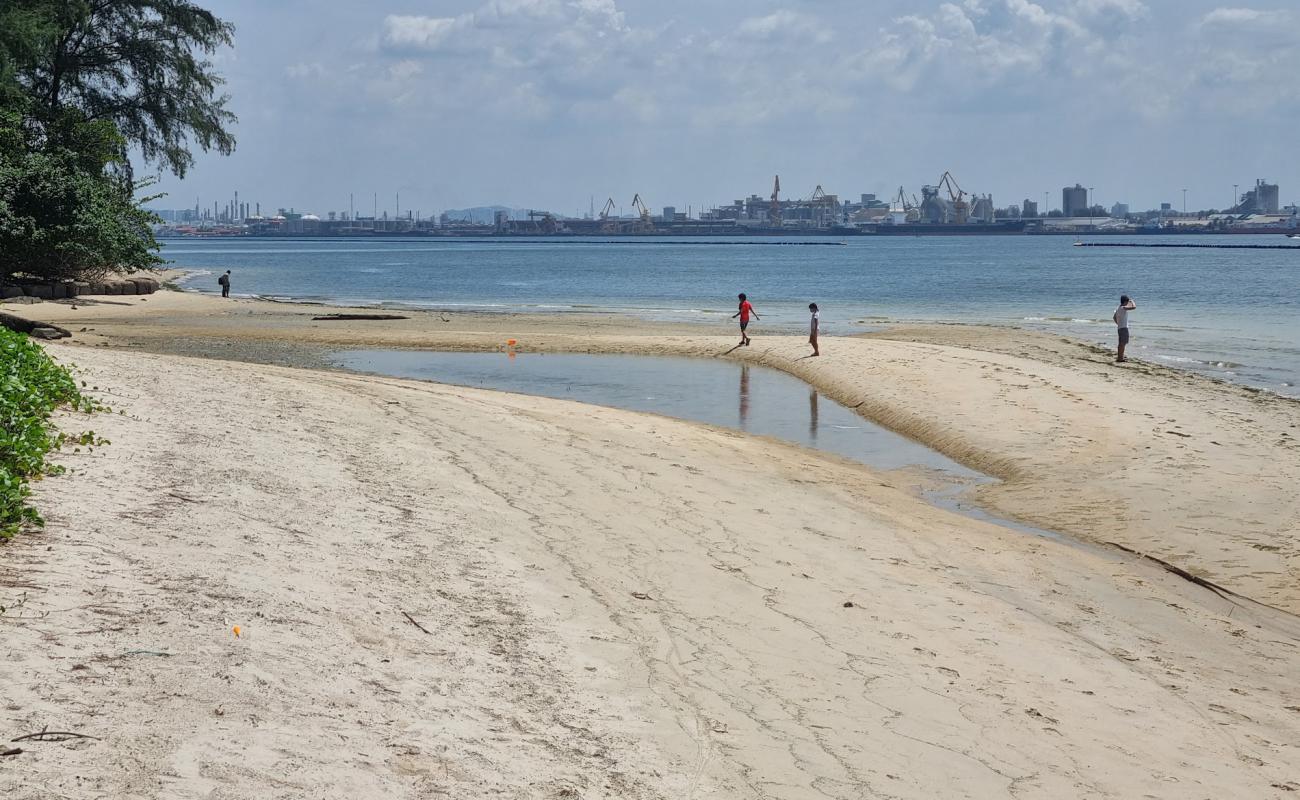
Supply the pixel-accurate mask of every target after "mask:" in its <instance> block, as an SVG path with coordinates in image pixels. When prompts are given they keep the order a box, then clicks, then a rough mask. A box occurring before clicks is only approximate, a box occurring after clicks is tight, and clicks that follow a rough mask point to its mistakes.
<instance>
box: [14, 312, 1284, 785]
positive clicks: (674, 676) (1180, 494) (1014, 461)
mask: <svg viewBox="0 0 1300 800" xmlns="http://www.w3.org/2000/svg"><path fill="white" fill-rule="evenodd" d="M8 310H10V311H13V312H15V313H22V314H24V315H28V316H31V317H33V318H37V319H42V320H45V321H49V322H53V323H55V324H59V325H63V326H64V327H67V328H69V329H71V330H72V331H73V332H74V336H73V338H72V339H71V340H68V341H67V342H66V343H65V342H60V343H54V344H50V345H49V346H48V349H49V352H51V353H52V354H53V355H54V356H55V357H56V358H58V359H60V360H61V361H64V362H66V363H72V364H76V365H77V367H78V369H79V370H80V371H81V372H82V377H83V378H84V380H86V382H87V384H88V386H91V387H98V389H97V390H95V393H96V395H97V396H100V397H102V399H103V400H105V401H106V402H108V403H109V404H110V405H111V406H112V407H113V409H114V411H115V412H118V411H120V412H122V413H113V414H106V415H99V416H97V417H93V418H89V419H87V418H81V417H75V418H74V417H65V418H64V419H62V420H61V424H62V425H63V426H64V428H65V430H82V429H85V428H87V427H93V428H94V429H95V431H96V432H97V433H100V434H102V435H104V436H107V438H109V439H110V440H112V444H111V445H109V446H106V447H100V448H96V449H95V450H94V452H93V453H92V452H77V453H72V452H67V453H64V454H63V455H62V456H60V461H61V462H62V463H65V464H66V465H67V466H68V467H69V468H70V469H71V472H70V473H69V474H67V475H65V476H61V477H59V478H57V479H52V480H47V481H43V482H41V484H40V485H39V487H38V491H37V496H36V501H37V503H38V504H39V505H40V507H41V508H42V509H43V510H44V511H45V513H46V515H47V517H48V518H49V520H50V524H49V527H48V528H47V529H46V530H45V531H43V532H37V533H32V534H29V535H25V536H22V537H20V538H19V539H17V540H15V542H14V543H12V544H11V545H9V546H7V547H5V548H3V549H0V598H3V599H2V600H0V605H5V606H6V607H7V608H8V610H7V611H6V613H5V614H4V615H3V616H0V632H2V633H3V636H4V638H5V641H6V644H7V645H8V646H7V647H6V652H5V655H4V657H3V660H2V661H0V684H2V685H4V686H5V687H6V697H5V709H4V719H5V729H6V731H5V732H6V733H7V734H8V735H6V736H5V738H6V739H12V738H14V737H16V736H20V735H22V734H26V733H32V732H36V731H39V730H41V729H42V728H43V727H46V726H48V727H49V729H50V730H56V729H60V730H71V731H78V732H81V733H84V734H87V735H90V736H95V737H97V738H95V739H79V740H76V741H74V742H70V743H65V744H56V743H49V742H30V741H29V742H27V743H23V748H24V752H23V753H22V754H20V755H17V756H12V757H7V758H5V759H4V760H3V761H0V792H3V793H4V794H5V796H6V797H18V798H38V797H39V798H45V797H58V796H65V797H118V796H141V797H194V796H205V797H213V798H227V797H229V798H236V797H284V798H291V797H292V798H297V797H331V798H334V797H338V798H344V797H410V798H417V797H418V798H424V797H443V796H445V797H456V798H461V797H489V796H500V797H518V798H575V797H583V798H659V797H663V798H709V797H716V798H750V797H766V798H782V799H784V798H827V797H830V798H861V797H877V796H879V797H897V798H933V797H972V798H987V797H1039V798H1059V797H1114V798H1130V797H1161V798H1163V797H1168V798H1184V797H1216V798H1217V797H1252V798H1253V797H1285V796H1293V794H1292V793H1293V792H1295V791H1300V754H1298V753H1297V748H1296V743H1297V742H1300V690H1298V689H1297V686H1296V682H1295V675H1296V674H1297V667H1300V620H1297V617H1296V616H1295V614H1296V613H1297V612H1300V580H1297V579H1298V578H1300V526H1298V524H1297V522H1296V518H1297V516H1298V514H1297V511H1298V510H1300V509H1297V502H1296V499H1295V493H1294V489H1293V487H1294V486H1295V485H1296V483H1297V479H1300V454H1298V452H1297V450H1298V447H1297V443H1296V441H1295V439H1296V437H1297V436H1300V428H1297V424H1300V404H1297V403H1295V402H1293V401H1288V400H1283V399H1279V398H1276V397H1272V396H1269V395H1265V394H1261V393H1258V392H1253V391H1251V390H1248V389H1244V388H1241V387H1236V386H1230V385H1226V384H1218V383H1214V382H1212V381H1209V380H1206V379H1204V378H1200V377H1197V376H1193V375H1190V374H1186V373H1181V372H1177V371H1172V370H1167V369H1162V368H1158V367H1153V366H1149V365H1144V364H1140V363H1134V364H1130V365H1124V366H1115V365H1112V364H1109V363H1107V354H1104V353H1100V352H1098V351H1095V350H1093V349H1092V348H1090V347H1087V346H1085V345H1081V344H1078V343H1075V342H1071V341H1067V340H1062V339H1060V338H1056V337H1050V336H1044V335H1034V334H1030V333H1026V332H1024V331H1014V330H1010V329H988V328H976V327H969V326H930V327H924V328H910V329H895V330H888V331H884V332H882V333H880V334H876V335H872V336H867V337H859V338H836V337H826V338H823V340H822V350H823V353H824V355H823V357H822V358H819V359H805V360H798V359H799V357H800V356H803V355H805V354H806V352H807V348H806V345H805V344H804V343H803V340H802V338H800V337H794V336H764V335H763V332H762V330H761V328H759V329H758V330H755V331H753V334H754V337H755V338H754V345H753V346H752V347H750V348H745V349H742V350H733V349H732V347H733V345H734V343H735V337H734V335H733V334H732V332H731V331H730V330H729V329H722V328H719V329H714V328H707V327H700V328H687V327H683V326H672V325H664V324H649V323H643V322H640V321H634V322H633V321H629V320H628V319H627V318H623V317H616V316H613V315H554V316H533V317H519V316H513V315H466V314H439V313H422V312H415V313H408V312H401V313H406V314H408V315H409V317H410V318H409V319H406V320H388V321H355V322H348V321H334V322H325V321H315V320H313V319H312V317H313V316H318V315H321V314H322V313H327V312H329V311H330V309H323V308H322V307H319V306H303V305H293V304H279V303H269V302H265V301H255V300H246V299H238V300H232V301H228V302H222V301H221V300H220V299H218V298H213V297H209V296H199V295H194V294H185V293H176V292H163V293H159V294H156V295H152V296H149V297H147V298H126V297H119V298H104V299H101V300H94V299H91V300H90V301H84V300H82V301H78V302H77V303H76V307H75V308H74V307H73V303H41V304H36V305H32V306H22V307H18V308H16V309H15V308H8ZM83 329H84V330H83ZM506 338H515V339H516V340H517V341H518V348H519V350H520V351H521V352H524V353H527V352H531V351H557V352H558V351H577V352H621V353H647V354H676V355H689V356H696V357H725V358H732V359H745V360H748V361H751V362H754V363H762V364H766V365H769V366H773V367H776V368H779V369H782V370H785V371H787V372H789V373H791V374H793V375H796V376H798V377H800V378H802V379H804V380H806V381H807V382H809V383H810V384H812V385H814V386H817V387H818V388H819V389H820V390H822V391H823V392H825V393H826V394H828V395H829V396H831V397H834V398H835V399H837V400H839V401H840V402H842V403H844V404H845V405H848V406H850V407H854V408H856V409H857V410H858V411H859V412H860V413H862V414H863V415H864V416H866V417H867V418H869V419H872V420H874V421H876V422H879V423H881V424H883V425H885V426H887V427H889V428H891V429H893V430H896V431H898V432H901V433H904V434H906V435H908V436H910V437H912V438H914V439H916V440H918V441H920V442H922V443H925V444H927V445H929V446H931V447H933V448H934V449H936V450H939V451H940V452H943V453H945V454H947V455H949V456H951V457H953V458H955V459H957V460H959V461H961V462H963V463H965V464H967V465H969V466H972V467H974V468H977V469H980V470H982V471H985V472H987V473H989V474H991V475H994V476H996V477H998V478H1000V479H1001V480H1000V481H999V482H997V483H993V484H990V485H988V486H985V487H982V488H980V489H978V490H976V491H977V493H978V494H977V497H976V498H975V499H976V500H977V501H978V502H979V503H980V504H982V505H983V506H984V507H985V508H987V509H989V510H990V511H992V512H994V513H997V514H1000V515H1003V516H1005V517H1008V518H1011V519H1015V520H1019V521H1023V522H1026V523H1030V524H1033V525H1036V526H1040V527H1043V528H1047V529H1049V530H1052V531H1056V532H1059V533H1061V534H1063V535H1065V537H1067V538H1066V539H1065V540H1062V541H1056V540H1052V539H1045V538H1040V537H1034V536H1029V535H1026V534H1023V533H1019V532H1016V531H1014V530H1012V529H1009V528H1007V527H1004V526H1000V525H994V524H989V523H984V522H980V521H977V520H972V519H970V518H967V517H963V516H959V515H956V514H953V513H950V512H948V511H944V510H942V509H939V508H936V507H934V506H932V505H931V504H929V503H927V502H926V501H924V500H923V499H921V498H918V497H916V496H915V495H914V494H913V493H911V492H909V491H907V490H906V489H905V488H904V487H900V486H898V485H897V484H896V482H894V481H891V480H889V479H888V478H887V476H881V475H877V474H875V473H873V472H872V471H870V470H868V469H865V468H863V467H860V466H857V465H853V464H849V463H847V462H844V461H843V460H840V459H836V458H833V457H828V456H825V455H822V454H820V453H816V452H812V451H808V450H803V449H800V448H796V447H793V446H787V445H783V444H781V443H778V442H773V441H768V440H761V439H756V438H753V437H748V436H744V435H742V434H738V433H734V432H730V431H724V430H719V429H714V428H709V427H707V426H702V425H697V424H692V423H687V422H681V421H676V420H671V419H665V418H662V417H657V416H654V415H646V414H637V413H633V412H626V411H619V410H614V409H606V408H598V407H593V406H585V405H580V404H575V403H570V402H564V401H558V400H548V399H541V398H534V397H524V396H519V395H510V394H503V393H495V392H485V391H478V390H472V389H464V388H458V387H447V386H439V385H436V384H428V383H419V382H411V381H402V380H396V379H389V378H381V377H373V376H359V375H351V374H346V373H341V372H337V371H323V370H319V369H304V368H302V367H313V366H315V367H319V366H325V365H326V364H327V363H328V360H327V358H326V356H327V354H328V353H329V352H330V351H331V350H334V349H339V348H346V347H370V346H373V347H394V348H436V349H499V348H501V347H503V346H504V343H505V339H506ZM195 356H203V357H201V358H200V357H195ZM222 359H232V360H222ZM240 362H245V363H240ZM247 362H256V363H247ZM1108 543H1114V545H1119V547H1116V546H1112V545H1111V544H1108ZM1122 548H1126V549H1127V550H1133V551H1137V552H1138V553H1142V554H1147V555H1150V556H1151V557H1153V558H1154V559H1159V560H1160V561H1162V562H1166V563H1168V564H1170V565H1174V566H1176V567H1177V568H1179V569H1181V570H1183V571H1185V573H1186V574H1185V575H1182V576H1180V575H1179V574H1176V573H1175V572H1172V571H1170V570H1169V569H1166V568H1164V567H1162V566H1161V565H1160V564H1159V563H1156V561H1153V560H1151V559H1147V558H1142V557H1138V556H1135V555H1133V554H1131V553H1129V552H1127V550H1126V549H1122ZM1191 576H1195V577H1199V578H1200V579H1201V580H1202V582H1200V583H1198V582H1194V581H1192V580H1188V579H1187V578H1188V577H1191ZM1206 584H1210V585H1208V586H1207V585H1206ZM1215 587H1221V588H1218V589H1216V588H1215ZM234 626H239V628H240V635H239V636H236V635H235V633H234V630H233V629H234Z"/></svg>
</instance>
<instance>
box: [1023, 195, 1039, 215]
mask: <svg viewBox="0 0 1300 800" xmlns="http://www.w3.org/2000/svg"><path fill="white" fill-rule="evenodd" d="M1020 216H1022V217H1024V218H1025V219H1030V218H1032V217H1036V216H1038V203H1037V202H1035V201H1033V200H1029V199H1027V198H1026V200H1025V202H1024V205H1022V206H1021V207H1020Z"/></svg>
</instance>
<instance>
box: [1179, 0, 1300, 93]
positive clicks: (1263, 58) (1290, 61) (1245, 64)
mask: <svg viewBox="0 0 1300 800" xmlns="http://www.w3.org/2000/svg"><path fill="white" fill-rule="evenodd" d="M1185 56H1186V60H1187V64H1186V79H1185V85H1184V94H1185V96H1186V97H1187V98H1188V99H1189V102H1192V103H1194V104H1195V106H1196V107H1198V108H1199V109H1201V110H1202V111H1203V112H1212V113H1228V114H1243V113H1250V112H1258V111H1270V110H1280V108H1281V107H1282V106H1284V105H1292V106H1296V105H1300V89H1298V88H1297V87H1296V85H1295V82H1294V81H1293V80H1291V78H1290V76H1291V74H1292V73H1293V72H1294V65H1295V63H1296V61H1297V60H1300V15H1298V14H1296V13H1295V12H1291V11H1281V10H1261V9H1254V8H1216V9H1214V10H1212V11H1210V12H1208V13H1206V14H1205V15H1203V16H1202V17H1201V18H1200V19H1199V20H1198V21H1197V22H1196V24H1195V26H1194V28H1193V36H1192V38H1191V40H1190V41H1189V42H1188V43H1187V52H1186V54H1185Z"/></svg>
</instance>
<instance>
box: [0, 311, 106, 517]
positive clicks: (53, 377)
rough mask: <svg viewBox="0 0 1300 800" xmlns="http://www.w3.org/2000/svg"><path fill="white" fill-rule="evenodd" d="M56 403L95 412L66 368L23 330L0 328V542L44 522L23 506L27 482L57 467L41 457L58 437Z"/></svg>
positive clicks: (54, 445) (51, 447)
mask: <svg viewBox="0 0 1300 800" xmlns="http://www.w3.org/2000/svg"><path fill="white" fill-rule="evenodd" d="M60 406H71V407H73V408H76V409H78V410H82V411H92V410H95V405H94V403H93V402H91V401H90V400H87V399H86V398H84V397H83V396H82V394H81V392H80V391H79V390H78V389H77V382H76V381H75V380H74V379H73V377H72V375H71V373H69V372H68V370H67V369H66V368H64V367H62V366H60V365H58V364H56V363H55V362H54V361H53V360H52V359H51V358H50V357H49V356H48V355H46V353H45V351H44V350H43V349H41V348H40V347H39V346H37V345H36V344H34V343H33V342H31V341H30V340H29V339H28V338H27V336H25V335H24V334H21V333H15V332H14V331H10V330H7V329H0V540H3V539H8V538H9V537H11V536H13V535H14V534H15V533H17V532H18V531H20V530H22V528H23V527H24V526H26V525H34V526H38V527H39V526H41V525H43V524H44V520H42V519H41V516H40V514H38V513H37V512H36V509H34V508H32V507H31V506H29V505H28V504H27V497H28V495H29V494H30V493H31V488H30V486H29V485H28V482H29V481H31V480H39V479H40V478H41V477H43V476H44V475H46V474H50V473H51V472H54V471H58V470H56V469H55V468H53V467H51V466H50V465H49V463H48V462H47V461H46V460H45V457H46V455H47V454H48V453H49V452H50V450H53V449H55V448H57V447H58V446H59V445H60V444H62V443H63V441H64V437H63V436H62V435H61V434H57V433H55V432H54V431H53V430H52V428H51V426H50V414H51V413H52V412H53V411H54V410H55V409H56V408H59V407H60ZM91 436H92V439H93V434H91Z"/></svg>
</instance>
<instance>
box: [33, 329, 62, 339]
mask: <svg viewBox="0 0 1300 800" xmlns="http://www.w3.org/2000/svg"><path fill="white" fill-rule="evenodd" d="M28 335H29V336H35V337H36V338H37V339H62V338H63V337H64V336H66V335H67V334H65V333H63V332H62V331H59V330H56V329H54V328H32V332H31V333H30V334H28Z"/></svg>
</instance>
